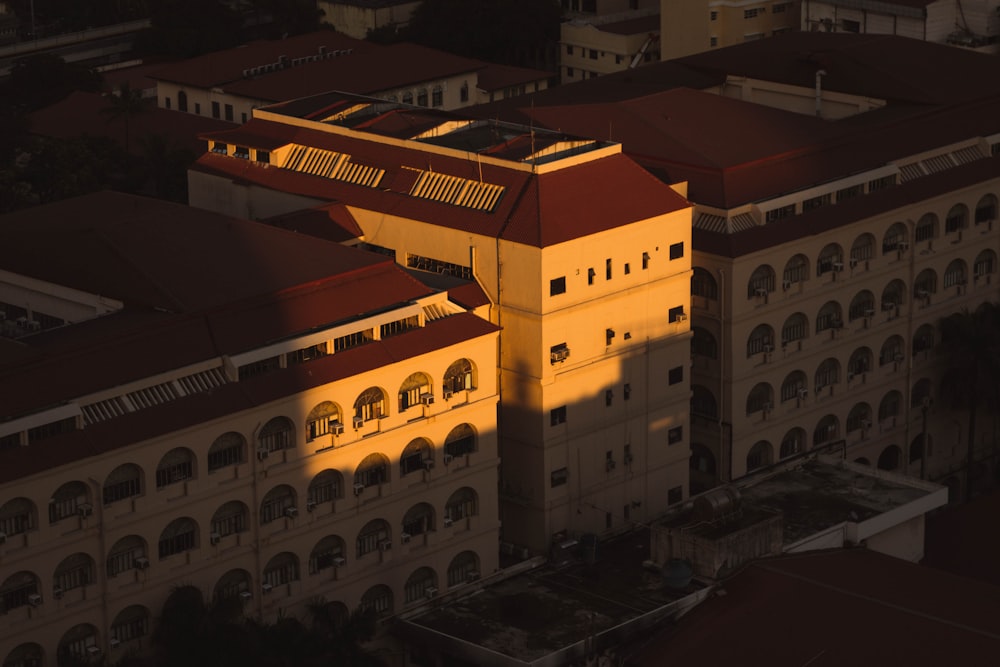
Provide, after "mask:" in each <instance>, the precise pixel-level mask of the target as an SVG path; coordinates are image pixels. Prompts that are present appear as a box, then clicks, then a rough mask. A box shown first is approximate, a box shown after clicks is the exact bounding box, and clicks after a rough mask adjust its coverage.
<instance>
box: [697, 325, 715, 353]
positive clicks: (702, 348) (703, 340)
mask: <svg viewBox="0 0 1000 667" xmlns="http://www.w3.org/2000/svg"><path fill="white" fill-rule="evenodd" d="M691 354H693V355H696V356H699V357H704V358H705V359H718V358H719V344H718V343H717V342H716V340H715V336H713V335H712V332H711V331H709V330H708V329H705V328H704V327H691Z"/></svg>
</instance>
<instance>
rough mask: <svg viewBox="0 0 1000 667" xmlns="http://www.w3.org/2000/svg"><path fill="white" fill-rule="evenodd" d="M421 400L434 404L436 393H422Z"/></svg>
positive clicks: (426, 403)
mask: <svg viewBox="0 0 1000 667" xmlns="http://www.w3.org/2000/svg"><path fill="white" fill-rule="evenodd" d="M420 402H421V403H423V404H424V405H433V404H434V394H420Z"/></svg>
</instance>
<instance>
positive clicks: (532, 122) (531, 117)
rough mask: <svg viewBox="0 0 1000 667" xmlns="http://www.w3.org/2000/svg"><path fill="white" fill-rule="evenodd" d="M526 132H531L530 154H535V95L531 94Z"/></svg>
mask: <svg viewBox="0 0 1000 667" xmlns="http://www.w3.org/2000/svg"><path fill="white" fill-rule="evenodd" d="M528 132H529V133H530V134H531V155H532V156H534V155H535V96H534V95H532V96H531V106H530V111H529V112H528Z"/></svg>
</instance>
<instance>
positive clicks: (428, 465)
mask: <svg viewBox="0 0 1000 667" xmlns="http://www.w3.org/2000/svg"><path fill="white" fill-rule="evenodd" d="M423 463H424V470H430V469H431V468H433V467H434V459H424V461H423Z"/></svg>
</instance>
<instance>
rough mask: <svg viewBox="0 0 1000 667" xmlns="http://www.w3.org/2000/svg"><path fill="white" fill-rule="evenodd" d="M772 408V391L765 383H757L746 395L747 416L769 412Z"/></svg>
mask: <svg viewBox="0 0 1000 667" xmlns="http://www.w3.org/2000/svg"><path fill="white" fill-rule="evenodd" d="M773 407H774V389H772V388H771V385H770V384H768V383H767V382H758V383H757V384H756V385H754V388H753V389H751V390H750V393H749V394H747V414H748V415H752V414H753V413H755V412H761V411H764V412H770V411H771V409H772V408H773Z"/></svg>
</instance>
